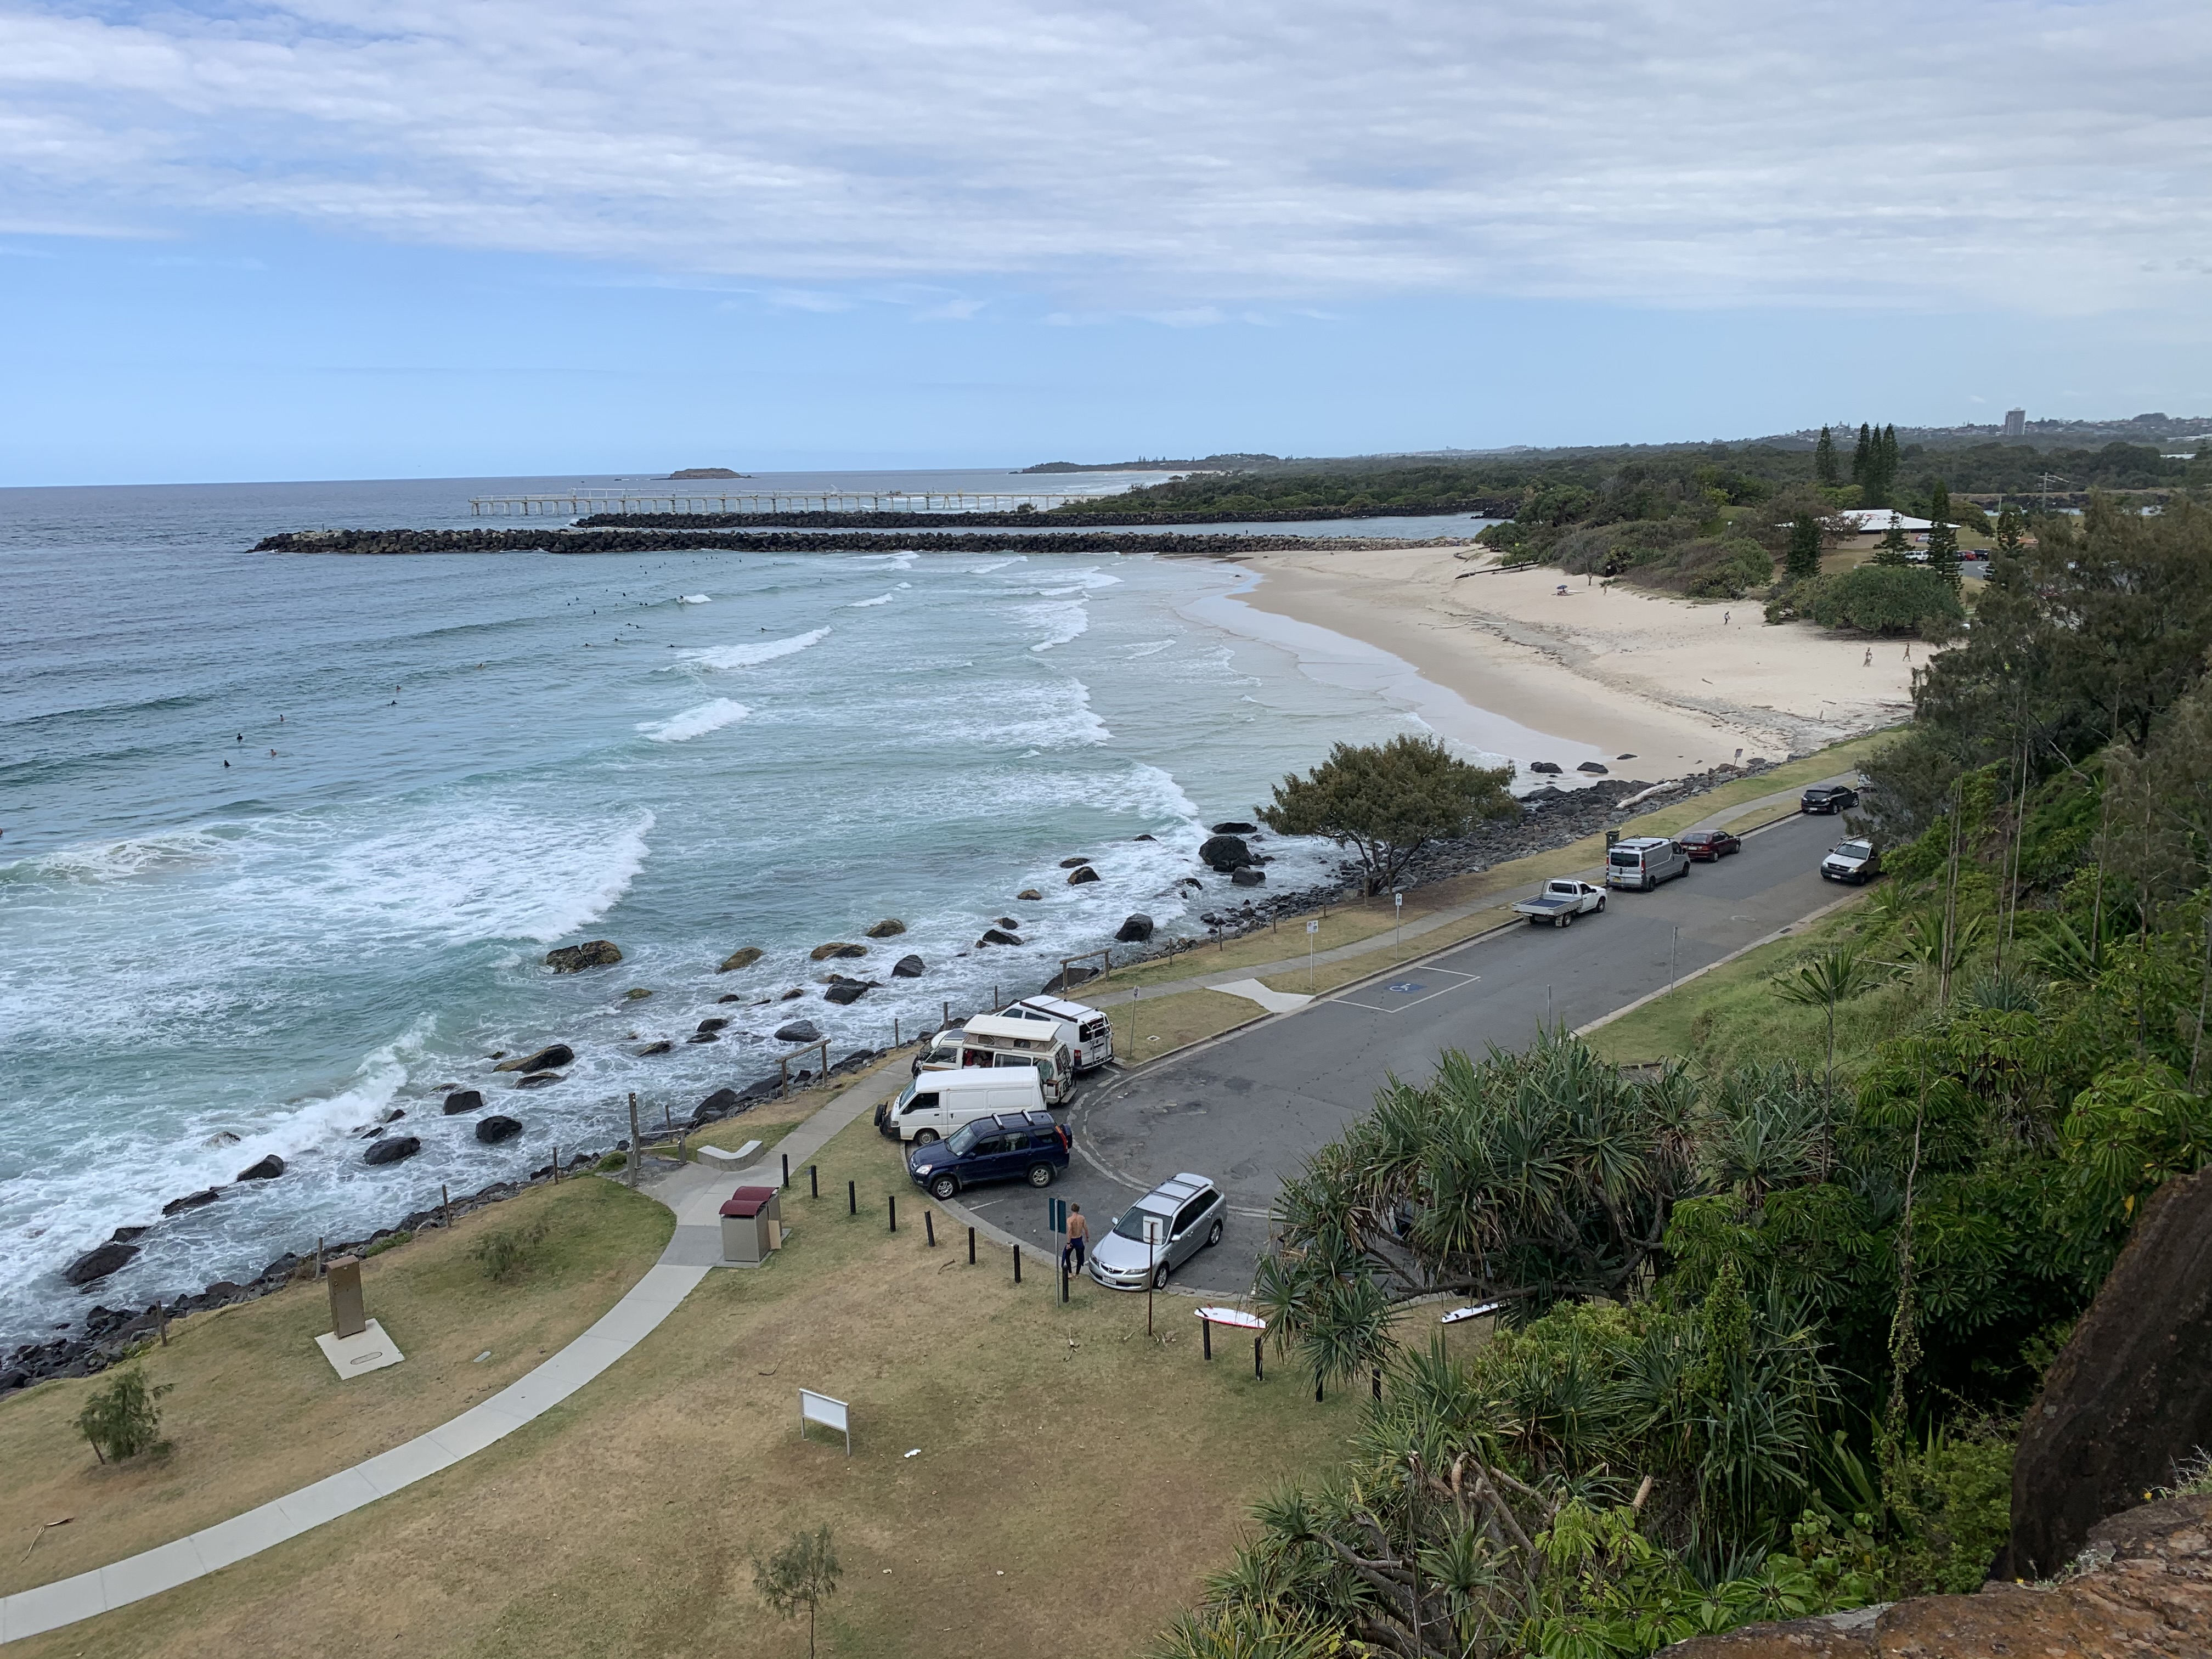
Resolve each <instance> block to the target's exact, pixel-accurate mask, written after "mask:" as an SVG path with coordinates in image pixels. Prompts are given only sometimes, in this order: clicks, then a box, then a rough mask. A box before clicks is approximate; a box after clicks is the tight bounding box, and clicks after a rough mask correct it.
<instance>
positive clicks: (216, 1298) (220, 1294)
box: [200, 1279, 246, 1308]
mask: <svg viewBox="0 0 2212 1659" xmlns="http://www.w3.org/2000/svg"><path fill="white" fill-rule="evenodd" d="M245 1293H246V1286H245V1285H234V1284H232V1283H231V1282H230V1281H229V1280H228V1279H216V1282H215V1283H214V1284H212V1285H209V1286H208V1287H207V1289H205V1290H204V1291H201V1292H200V1295H201V1297H203V1298H204V1299H205V1301H206V1303H207V1304H208V1306H210V1308H220V1307H221V1306H222V1304H224V1303H226V1302H235V1301H237V1300H238V1299H239V1297H241V1296H243V1295H245Z"/></svg>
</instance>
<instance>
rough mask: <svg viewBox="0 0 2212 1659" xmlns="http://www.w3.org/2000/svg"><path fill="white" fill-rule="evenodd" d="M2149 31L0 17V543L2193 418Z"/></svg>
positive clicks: (1814, 9) (1553, 9) (2178, 26)
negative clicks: (450, 491)
mask: <svg viewBox="0 0 2212 1659" xmlns="http://www.w3.org/2000/svg"><path fill="white" fill-rule="evenodd" d="M2207 85H2212V9H2207V8H2205V7H2204V6H2203V4H2202V3H2201V0H2199V3H2179V0H2112V3H2073V4H2050V3H1987V0H1919V3H1915V4H1911V5H1906V4H1899V3H1889V0H1856V3H1852V4H1850V5H1841V4H1823V3H1817V0H1816V3H1801V4H1796V5H1790V6H1776V5H1774V4H1772V3H1771V0H1765V3H1759V4H1752V3H1744V0H1708V3H1704V4H1698V5H1690V4H1686V3H1671V0H1643V3H1633V0H1555V3H1552V4H1549V5H1546V6H1541V7H1535V6H1529V5H1527V4H1517V5H1510V6H1509V5H1504V4H1498V3H1490V0H1449V3H1448V0H1425V3H1407V0H1379V3H1378V0H1365V3H1360V4H1356V5H1355V4H1347V3H1331V0H1269V3H1267V4H1264V5H1262V4H1259V3H1254V0H1175V3H1172V4H1170V3H1165V0H1137V3H1124V4H1121V5H1119V6H1115V7H1111V8H1109V7H1105V6H1101V5H1097V4H1092V3H1086V0H1058V3H1050V0H936V3H934V4H933V5H930V6H928V7H926V8H916V7H913V6H910V5H909V6H893V5H890V4H887V3H884V0H752V3H750V4H749V5H747V6H745V7H743V8H735V7H726V6H725V7H708V6H703V5H699V4H696V3H683V0H592V3H591V4H589V5H586V4H581V3H578V0H529V3H527V4H525V3H520V0H438V3H436V4H430V3H426V0H379V3H376V4H374V5H371V4H368V3H364V0H291V3H283V0H280V3H253V0H237V3H220V0H214V3H209V0H202V3H180V4H171V5H165V6H143V5H137V4H132V3H128V0H113V3H79V4H53V3H47V4H40V3H30V4H23V3H14V0H0V285H4V286H0V301H4V303H5V305H6V314H7V315H8V316H9V319H10V321H11V323H12V325H13V326H12V327H11V328H10V329H9V335H10V343H9V349H8V350H7V352H6V353H5V354H4V356H0V392H3V393H4V395H0V483H4V484H39V483H126V482H163V481H183V480H197V479H260V478H287V477H400V476H497V475H506V474H530V475H538V474H558V473H562V472H607V471H635V470H647V469H665V468H669V467H674V466H684V465H730V466H735V467H738V468H740V469H745V470H751V469H756V468H757V469H760V470H770V469H778V470H780V469H790V468H802V467H825V468H833V467H836V466H841V465H856V466H857V465H871V466H889V465H909V466H932V465H943V466H954V465H994V464H999V463H1006V464H1011V465H1024V464H1027V463H1029V462H1031V461H1037V460H1046V459H1073V460H1106V459H1124V458H1128V457H1133V456H1137V455H1163V454H1164V455H1170V456H1184V455H1200V454H1205V453H1213V452H1217V451H1231V450H1256V451H1265V452H1268V453H1278V454H1344V453H1375V452H1382V451H1394V450H1413V449H1435V448H1443V447H1462V448H1481V447H1496V446H1502V445H1507V444H1515V443H1535V444H1551V443H1609V442H1623V441H1627V442H1642V441H1665V440H1669V439H1683V438H1709V437H1725V436H1747V435H1756V434H1759V433H1765V432H1773V431H1783V430H1790V429H1795V428H1802V427H1805V426H1808V425H1815V424H1818V423H1820V422H1823V421H1844V422H1849V423H1851V424H1853V425H1856V423H1857V422H1858V421H1860V420H1882V421H1893V422H1897V423H1899V424H1900V425H1905V424H1914V425H1918V424H1929V425H1936V424H1942V425H1948V424H1954V423H1962V422H1994V421H1996V419H1998V418H2000V417H2001V416H2002V411H2003V410H2005V409H2007V408H2008V407H2012V406H2015V405H2024V406H2026V407H2027V408H2028V410H2029V411H2030V413H2031V415H2033V416H2116V415H2128V414H2134V413H2137V412H2141V411H2144V410H2166V411H2168V412H2171V413H2173V414H2177V415H2180V414H2203V413H2212V211H2208V207H2212V100H2208V99H2207V98H2206V97H2205V95H2204V94H2203V88H2204V87H2206V86H2207Z"/></svg>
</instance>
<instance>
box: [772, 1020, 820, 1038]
mask: <svg viewBox="0 0 2212 1659" xmlns="http://www.w3.org/2000/svg"><path fill="white" fill-rule="evenodd" d="M775 1040H776V1041H777V1042H821V1041H822V1032H821V1029H820V1028H819V1027H818V1026H817V1025H816V1024H815V1023H814V1022H813V1021H812V1020H811V1019H794V1020H793V1021H792V1022H791V1024H788V1025H780V1026H778V1027H777V1028H776V1032H775Z"/></svg>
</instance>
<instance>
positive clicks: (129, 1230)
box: [107, 1227, 154, 1244]
mask: <svg viewBox="0 0 2212 1659" xmlns="http://www.w3.org/2000/svg"><path fill="white" fill-rule="evenodd" d="M151 1231H154V1230H153V1229H152V1228H151V1227H118V1228H117V1229H116V1230H115V1231H113V1232H112V1233H110V1234H108V1236H107V1237H108V1238H109V1240H110V1242H112V1243H117V1244H128V1243H131V1240H133V1239H134V1238H143V1237H146V1235H147V1234H148V1233H149V1232H151Z"/></svg>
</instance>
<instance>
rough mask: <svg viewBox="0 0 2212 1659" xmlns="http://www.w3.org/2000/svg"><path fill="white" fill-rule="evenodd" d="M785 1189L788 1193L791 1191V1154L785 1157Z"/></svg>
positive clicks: (787, 1153)
mask: <svg viewBox="0 0 2212 1659" xmlns="http://www.w3.org/2000/svg"><path fill="white" fill-rule="evenodd" d="M783 1188H784V1190H785V1191H786V1192H789V1191H790V1190H791V1154H790V1153H789V1152H786V1153H785V1154H784V1155H783Z"/></svg>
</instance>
